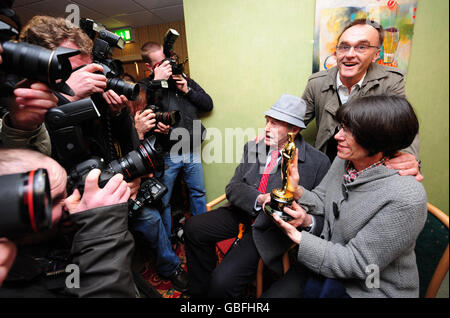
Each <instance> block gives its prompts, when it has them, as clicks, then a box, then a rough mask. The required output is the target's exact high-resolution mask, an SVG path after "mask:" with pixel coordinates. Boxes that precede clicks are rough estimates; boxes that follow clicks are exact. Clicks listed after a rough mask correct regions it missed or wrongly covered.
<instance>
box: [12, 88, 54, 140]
mask: <svg viewBox="0 0 450 318" xmlns="http://www.w3.org/2000/svg"><path fill="white" fill-rule="evenodd" d="M16 87H17V88H16V89H15V90H14V95H15V96H16V99H15V103H12V105H11V109H10V121H11V126H12V127H13V128H16V129H21V130H26V131H31V130H35V129H37V128H38V127H39V125H40V124H42V123H43V122H44V119H45V114H46V113H47V111H48V110H49V109H50V108H53V107H56V105H57V102H58V99H57V98H56V96H55V95H54V94H53V93H52V90H51V89H50V87H49V86H47V85H46V84H44V83H40V82H34V83H33V82H30V81H28V80H24V81H22V82H20V83H19V84H18V85H17V86H16Z"/></svg>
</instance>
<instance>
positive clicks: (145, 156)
mask: <svg viewBox="0 0 450 318" xmlns="http://www.w3.org/2000/svg"><path fill="white" fill-rule="evenodd" d="M109 168H110V169H109V170H112V172H114V173H121V174H123V176H124V179H125V180H126V181H131V180H133V179H134V178H138V177H141V176H143V175H146V174H148V173H151V172H154V171H160V170H162V169H163V168H164V159H163V157H162V149H161V147H160V146H159V145H158V144H157V143H156V139H155V137H154V136H151V137H149V138H147V139H145V140H144V141H143V142H142V144H141V145H140V146H139V148H138V149H137V150H133V151H131V152H130V153H128V154H127V155H126V156H124V157H122V158H120V159H117V160H114V161H111V163H110V164H109Z"/></svg>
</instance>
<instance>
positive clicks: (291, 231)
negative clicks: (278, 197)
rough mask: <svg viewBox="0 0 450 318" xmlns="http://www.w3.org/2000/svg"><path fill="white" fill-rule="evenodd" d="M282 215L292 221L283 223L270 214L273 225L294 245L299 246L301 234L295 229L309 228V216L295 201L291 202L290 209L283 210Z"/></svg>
mask: <svg viewBox="0 0 450 318" xmlns="http://www.w3.org/2000/svg"><path fill="white" fill-rule="evenodd" d="M284 213H286V214H289V215H290V216H292V217H293V218H294V219H293V220H291V221H289V222H285V221H283V220H282V219H281V218H280V217H279V216H278V215H277V214H276V213H274V214H272V217H273V219H274V221H275V223H276V224H277V225H278V226H279V227H280V228H281V229H282V230H283V232H284V233H285V234H286V235H287V236H288V237H289V238H290V239H291V240H292V241H293V242H294V243H296V244H300V241H301V238H302V233H301V232H300V231H298V230H297V228H298V227H307V226H311V224H312V217H311V215H309V214H307V213H306V211H305V210H304V209H303V208H302V207H301V206H300V205H298V204H297V202H295V201H294V202H292V206H291V207H290V208H288V207H285V208H284Z"/></svg>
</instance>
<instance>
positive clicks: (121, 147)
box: [20, 16, 139, 184]
mask: <svg viewBox="0 0 450 318" xmlns="http://www.w3.org/2000/svg"><path fill="white" fill-rule="evenodd" d="M20 39H21V40H22V41H26V42H28V43H31V44H38V45H41V46H44V47H46V48H48V49H55V48H57V47H69V48H73V49H77V50H80V51H81V54H79V55H77V56H73V57H71V58H70V62H71V65H72V69H73V70H74V71H73V73H72V74H71V75H70V77H69V79H68V80H67V81H66V83H67V84H68V85H69V86H70V87H71V88H72V89H73V91H74V93H75V96H73V97H71V96H68V95H65V94H61V93H56V95H57V96H58V98H59V104H65V103H68V102H71V101H75V100H80V99H83V98H86V97H89V96H91V97H92V99H93V100H94V102H95V104H96V106H97V108H98V111H99V112H100V115H101V116H100V118H98V119H95V120H90V121H88V122H86V123H83V124H82V125H81V128H82V132H83V135H84V138H85V145H83V146H86V147H87V149H86V151H85V157H83V158H70V156H68V155H67V154H65V153H64V150H61V151H56V152H54V153H53V157H55V158H57V159H58V161H59V162H61V163H62V164H63V165H64V167H65V168H69V166H73V165H74V164H76V163H78V162H80V161H82V160H85V159H88V158H89V157H90V156H92V155H96V156H99V157H102V158H104V159H105V160H106V161H108V162H109V161H112V160H114V159H116V158H117V157H120V156H121V155H122V154H124V153H128V152H130V151H132V150H133V149H135V148H136V147H138V145H139V139H138V136H137V133H136V130H135V128H134V125H133V122H132V120H131V117H130V115H129V112H128V108H127V105H128V99H127V98H126V97H125V96H123V95H118V94H117V93H116V92H114V91H112V90H108V91H106V92H104V90H105V89H106V87H107V84H106V83H107V79H106V77H105V75H103V74H102V72H103V67H102V66H101V65H99V64H95V63H94V64H91V63H92V50H93V43H92V40H91V39H90V38H89V36H88V35H87V34H86V33H85V32H84V31H83V30H82V29H81V28H79V27H76V26H75V25H69V26H68V25H67V21H66V20H65V19H64V18H54V17H50V16H35V17H33V18H32V19H31V20H30V21H29V22H28V23H27V25H25V26H24V28H23V30H22V32H21V33H20ZM52 142H53V138H52ZM54 148H56V147H54ZM59 148H61V149H62V148H64V147H59ZM74 161H78V162H74ZM138 181H139V180H137V181H136V184H137V183H138Z"/></svg>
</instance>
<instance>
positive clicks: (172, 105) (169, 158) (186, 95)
mask: <svg viewBox="0 0 450 318" xmlns="http://www.w3.org/2000/svg"><path fill="white" fill-rule="evenodd" d="M141 55H142V59H143V60H144V62H145V66H146V67H147V69H149V70H150V71H151V74H150V77H149V78H146V79H144V80H142V81H140V82H139V84H140V85H141V91H144V92H145V93H146V94H145V96H146V101H145V103H144V104H146V105H154V106H156V107H157V108H158V111H161V112H169V111H179V112H180V117H181V119H180V121H179V123H177V124H176V125H175V126H174V127H171V126H169V125H167V123H163V122H161V121H156V119H155V117H156V116H155V113H154V111H153V110H151V109H145V110H143V111H140V110H138V111H136V113H135V117H134V120H135V127H136V130H137V132H138V134H139V137H140V138H144V136H146V135H147V134H148V133H149V132H156V133H161V134H160V137H161V136H164V134H165V136H166V137H165V140H164V144H165V146H166V149H170V148H171V146H173V145H174V144H175V143H176V142H178V140H176V141H173V140H171V139H169V134H168V133H169V132H170V131H171V129H173V128H183V129H185V130H187V131H188V132H189V137H190V138H189V140H182V141H181V142H182V143H183V145H187V146H188V148H189V149H188V150H186V147H184V146H183V147H182V148H181V149H180V150H181V152H178V153H176V152H172V151H171V152H170V153H168V154H167V155H166V156H165V158H164V160H165V164H166V170H165V171H164V175H163V177H162V180H161V181H162V182H163V183H164V184H165V185H166V187H167V188H168V192H167V193H166V194H165V196H164V197H163V198H162V204H163V208H162V210H161V211H158V210H157V209H155V208H152V207H144V208H143V211H142V215H141V219H140V220H139V223H136V224H135V229H136V230H138V231H140V232H142V233H143V234H144V235H145V237H146V239H147V240H148V241H149V242H150V243H151V245H152V247H153V248H154V249H155V250H156V258H157V260H156V267H157V271H158V274H159V275H160V276H162V277H166V278H169V279H170V280H171V281H172V283H173V285H174V287H175V288H176V289H178V290H181V291H186V290H187V275H186V272H185V271H184V270H183V269H182V268H181V266H180V261H179V259H178V257H177V256H176V255H175V253H174V251H173V250H172V247H171V244H170V239H169V237H170V235H171V207H170V199H171V196H172V189H173V186H174V182H175V180H176V178H177V175H178V174H179V173H180V172H183V175H184V179H185V181H186V184H187V187H188V189H189V194H190V201H191V212H192V214H193V215H197V214H200V213H204V212H206V197H205V192H206V191H205V186H204V180H203V168H202V164H201V159H200V151H201V149H200V147H199V146H200V145H201V140H202V133H203V130H204V127H203V126H202V125H201V127H202V130H201V129H198V130H199V131H198V132H197V131H196V130H195V128H194V127H195V124H194V122H195V121H197V120H198V121H200V120H199V119H198V112H200V111H202V112H209V111H211V110H212V108H213V101H212V99H211V97H210V96H209V95H208V94H207V93H206V92H205V91H204V90H203V89H202V88H201V87H200V85H198V84H197V83H196V82H195V81H194V80H192V79H190V78H187V77H186V76H185V75H184V74H173V73H172V71H173V70H172V65H171V63H170V61H169V60H167V59H166V57H168V56H166V55H165V53H164V50H163V46H162V45H160V44H158V43H155V42H147V43H145V44H144V45H143V46H142V47H141ZM161 80H162V81H167V82H168V88H156V89H155V88H154V87H153V86H152V81H161ZM135 108H137V109H139V107H135ZM199 126H200V125H199ZM163 138H164V137H163ZM194 138H196V139H197V140H196V141H195V140H194ZM194 146H196V148H195V149H194ZM145 228H149V229H150V228H153V229H155V228H156V229H158V230H157V231H156V232H155V231H154V230H153V231H151V233H149V231H144V230H145Z"/></svg>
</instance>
